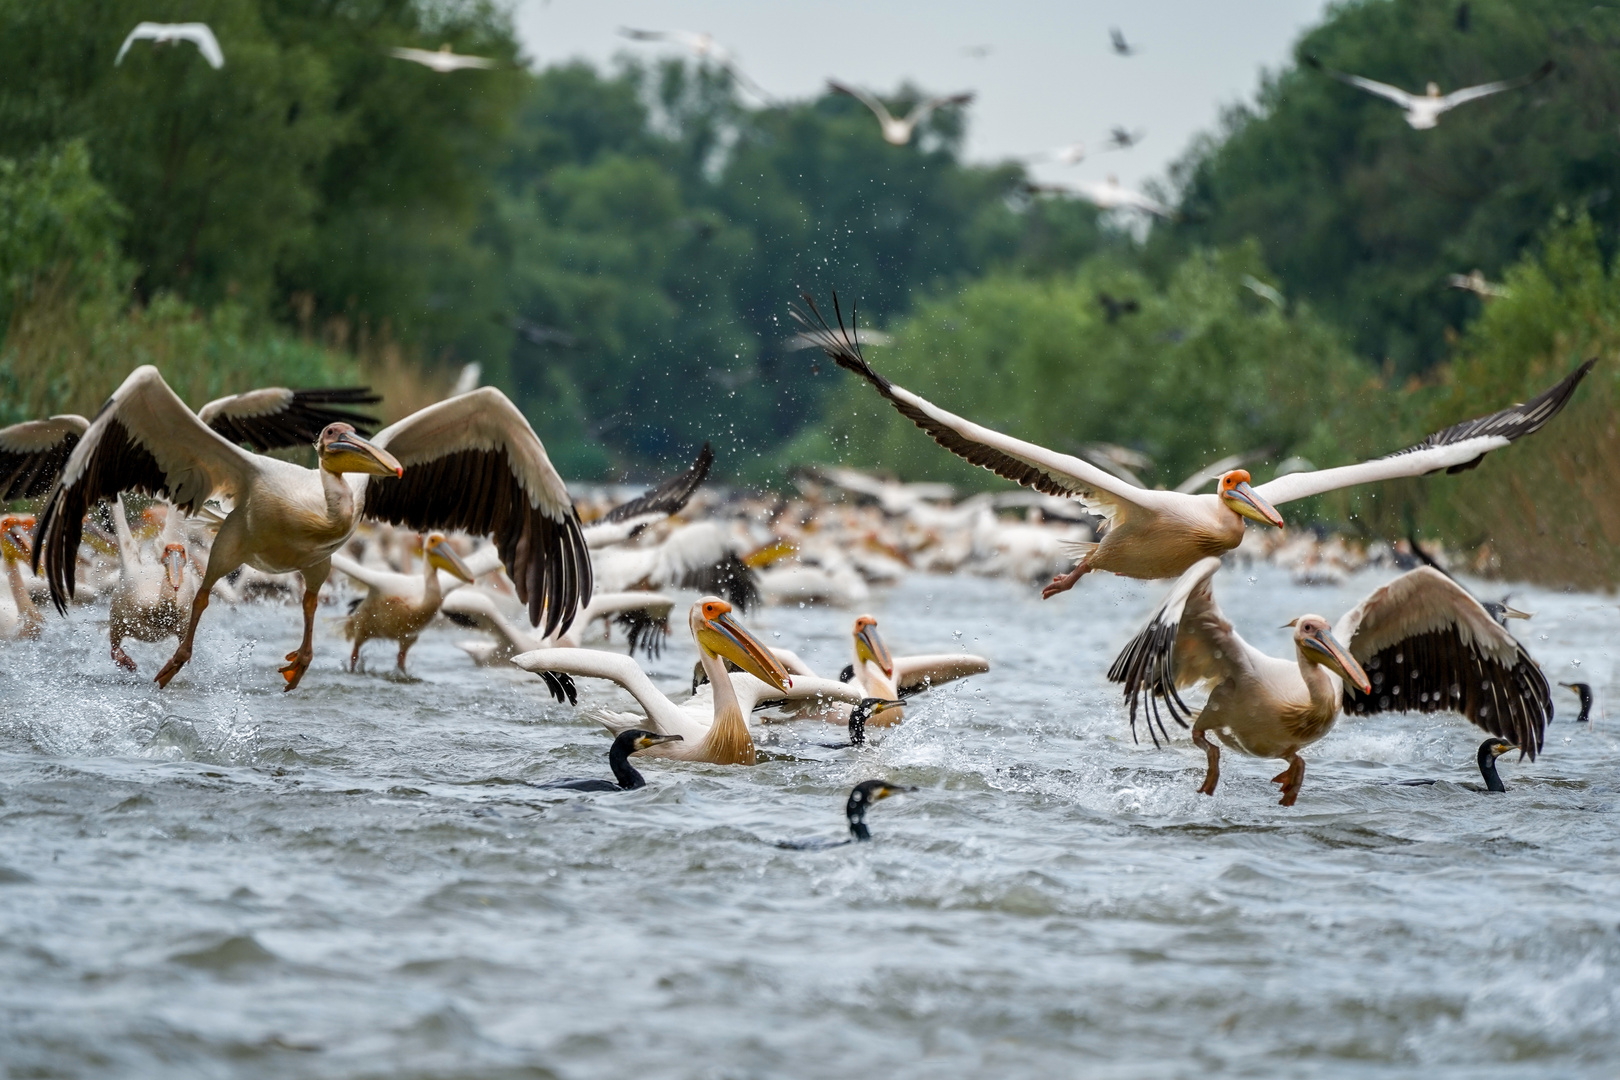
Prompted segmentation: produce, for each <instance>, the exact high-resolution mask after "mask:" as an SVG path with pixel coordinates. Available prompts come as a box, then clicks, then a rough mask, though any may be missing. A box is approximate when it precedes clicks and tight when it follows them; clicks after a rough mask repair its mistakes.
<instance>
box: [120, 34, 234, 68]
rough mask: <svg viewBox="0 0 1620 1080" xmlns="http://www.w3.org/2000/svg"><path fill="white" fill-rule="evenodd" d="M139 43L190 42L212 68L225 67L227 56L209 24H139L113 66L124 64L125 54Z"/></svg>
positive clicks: (125, 40)
mask: <svg viewBox="0 0 1620 1080" xmlns="http://www.w3.org/2000/svg"><path fill="white" fill-rule="evenodd" d="M137 41H150V42H151V43H152V44H154V45H172V44H174V43H175V42H177V41H189V42H191V43H192V44H193V45H195V46H197V51H198V52H200V53H202V55H203V59H204V60H207V61H208V64H209V66H210V67H212V68H214V69H215V70H216V71H217V70H218V69H220V68H222V67H224V66H225V54H224V53H223V52H221V51H220V49H219V41H218V40H217V39H215V37H214V32H213V31H212V30H210V29H208V24H207V23H200V22H188V23H155V22H143V23H137V24H136V26H135V29H133V30H131V31H130V32H129V36H128V37H127V38H125V39H124V44H123V46H122V47H121V48H120V49H119V50H118V55H117V56H116V57H114V59H113V66H114V67H117V66H118V65H119V64H122V63H123V62H124V54H125V53H127V52H129V47H130V46H131V45H133V44H134V43H135V42H137Z"/></svg>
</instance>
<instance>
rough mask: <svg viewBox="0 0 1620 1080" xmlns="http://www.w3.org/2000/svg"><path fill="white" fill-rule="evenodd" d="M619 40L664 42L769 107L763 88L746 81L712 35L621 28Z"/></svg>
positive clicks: (767, 96)
mask: <svg viewBox="0 0 1620 1080" xmlns="http://www.w3.org/2000/svg"><path fill="white" fill-rule="evenodd" d="M619 36H621V37H627V38H629V39H630V40H631V41H667V42H669V43H671V44H674V45H679V46H681V47H682V48H683V49H686V50H687V51H689V52H690V53H691V54H692V55H693V56H695V57H697V58H698V60H700V61H707V62H709V63H712V64H715V65H716V66H718V67H721V68H723V69H725V71H726V72H728V73H729V74H730V75H731V77H732V78H733V79H736V80H737V84H738V85H739V86H741V87H742V88H743V89H745V90H747V91H748V92H749V93H751V94H753V95H754V96H755V97H757V98H759V99H760V100H761V101H763V102H765V103H766V104H767V105H769V104H772V102H773V99H772V97H771V95H769V94H767V93H766V92H765V90H764V88H763V87H761V86H760V85H759V84H758V83H757V82H755V81H754V80H753V79H751V78H749V77H748V74H747V73H746V72H744V71H743V69H742V68H741V67H740V66H739V65H738V63H737V57H736V56H735V55H733V54H732V52H731V50H730V49H727V48H726V47H725V46H724V45H721V44H720V43H719V42H718V41H716V40H715V39H714V35H713V34H710V33H707V32H705V31H701V30H635V29H632V28H630V27H622V28H621V29H620V30H619Z"/></svg>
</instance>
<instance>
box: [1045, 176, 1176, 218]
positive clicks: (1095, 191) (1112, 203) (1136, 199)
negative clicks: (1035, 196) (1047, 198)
mask: <svg viewBox="0 0 1620 1080" xmlns="http://www.w3.org/2000/svg"><path fill="white" fill-rule="evenodd" d="M1039 190H1042V191H1056V192H1060V193H1066V194H1072V195H1078V196H1080V197H1081V198H1082V199H1084V200H1086V202H1088V203H1091V204H1092V205H1093V206H1096V207H1098V208H1100V209H1103V210H1136V211H1139V212H1141V213H1144V214H1153V215H1154V216H1156V217H1162V218H1173V217H1175V216H1176V212H1175V211H1174V210H1172V209H1170V208H1169V207H1168V206H1166V205H1164V203H1162V202H1160V201H1159V200H1157V199H1155V198H1152V197H1151V196H1148V195H1144V194H1142V193H1141V192H1140V191H1134V190H1132V189H1131V188H1128V187H1126V186H1125V185H1123V184H1121V183H1120V182H1119V178H1118V177H1116V176H1112V175H1110V176H1109V177H1108V178H1107V179H1106V180H1088V181H1086V182H1085V183H1080V184H1075V185H1074V187H1073V188H1064V187H1061V186H1058V187H1053V186H1041V187H1040V188H1039Z"/></svg>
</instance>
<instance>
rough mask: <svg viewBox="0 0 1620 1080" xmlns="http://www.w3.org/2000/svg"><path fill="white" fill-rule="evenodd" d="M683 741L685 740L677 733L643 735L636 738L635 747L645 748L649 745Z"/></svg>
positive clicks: (638, 748)
mask: <svg viewBox="0 0 1620 1080" xmlns="http://www.w3.org/2000/svg"><path fill="white" fill-rule="evenodd" d="M685 741H686V740H685V739H684V738H682V737H681V736H679V735H643V736H642V737H641V738H639V739H637V740H636V749H637V750H645V749H647V747H649V746H657V745H658V744H660V743H667V742H685Z"/></svg>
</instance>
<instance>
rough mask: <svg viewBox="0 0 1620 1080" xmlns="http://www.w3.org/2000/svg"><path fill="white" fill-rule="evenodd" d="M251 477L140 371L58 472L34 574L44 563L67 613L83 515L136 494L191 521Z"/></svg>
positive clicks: (156, 378)
mask: <svg viewBox="0 0 1620 1080" xmlns="http://www.w3.org/2000/svg"><path fill="white" fill-rule="evenodd" d="M256 473H257V466H256V464H255V461H254V457H253V455H252V454H249V453H248V452H247V451H246V450H243V449H242V448H241V447H239V446H237V445H236V444H234V443H232V442H230V441H229V440H228V439H225V438H222V437H221V436H220V435H219V433H218V432H215V431H213V430H212V429H211V428H209V427H208V426H207V425H206V424H204V423H203V422H202V421H201V420H199V419H197V415H196V414H195V413H193V412H192V411H191V410H190V409H188V408H186V403H185V402H183V401H181V400H180V399H179V398H178V397H177V396H175V393H174V391H173V390H170V389H169V387H168V384H167V383H165V382H164V381H163V376H161V375H159V374H158V370H157V368H155V367H151V366H149V365H143V366H141V367H138V368H136V369H135V370H134V371H133V372H131V373H130V375H129V378H127V379H125V380H124V383H123V385H122V386H120V387H119V388H118V389H117V390H116V391H114V392H113V396H112V397H110V398H108V399H107V403H106V404H105V405H103V406H102V407H101V411H100V412H99V413H97V414H96V418H95V420H93V421H92V422H91V423H90V426H89V427H88V428H86V429H85V432H84V435H83V436H81V437H80V439H79V442H78V445H77V446H75V447H74V448H73V452H72V453H71V454H70V455H69V456H68V459H67V462H66V464H64V465H63V466H62V475H61V476H60V478H58V480H57V482H56V484H55V485H54V486H53V487H52V488H51V492H50V495H49V497H48V498H47V499H46V501H45V509H44V510H43V511H42V512H41V514H40V518H39V525H38V526H37V528H36V529H35V531H34V570H35V572H36V573H37V572H38V571H39V568H40V565H41V563H43V565H44V567H45V574H46V577H47V580H48V582H49V584H50V589H51V600H52V602H53V603H55V604H56V607H57V610H59V611H66V608H67V599H68V597H71V596H72V595H73V593H74V588H75V581H74V573H73V568H74V560H75V555H76V553H77V552H78V550H79V538H80V536H81V535H82V534H83V529H84V515H85V514H86V513H88V512H89V510H90V508H91V507H92V506H94V505H95V504H96V503H97V502H98V501H99V500H101V499H110V498H112V497H114V496H116V495H117V494H118V493H119V492H121V491H140V492H143V493H145V494H147V495H161V496H162V497H164V498H165V499H168V500H169V502H171V503H173V504H174V505H175V506H177V507H179V508H180V510H181V511H182V512H183V513H186V514H194V513H196V512H197V509H198V508H199V507H200V506H201V505H202V503H203V501H204V500H205V499H208V498H210V497H212V496H214V495H216V494H228V495H230V496H232V497H240V496H241V495H242V494H243V493H245V491H246V490H247V487H248V485H249V484H250V483H251V482H252V478H253V476H254V475H255V474H256Z"/></svg>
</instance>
